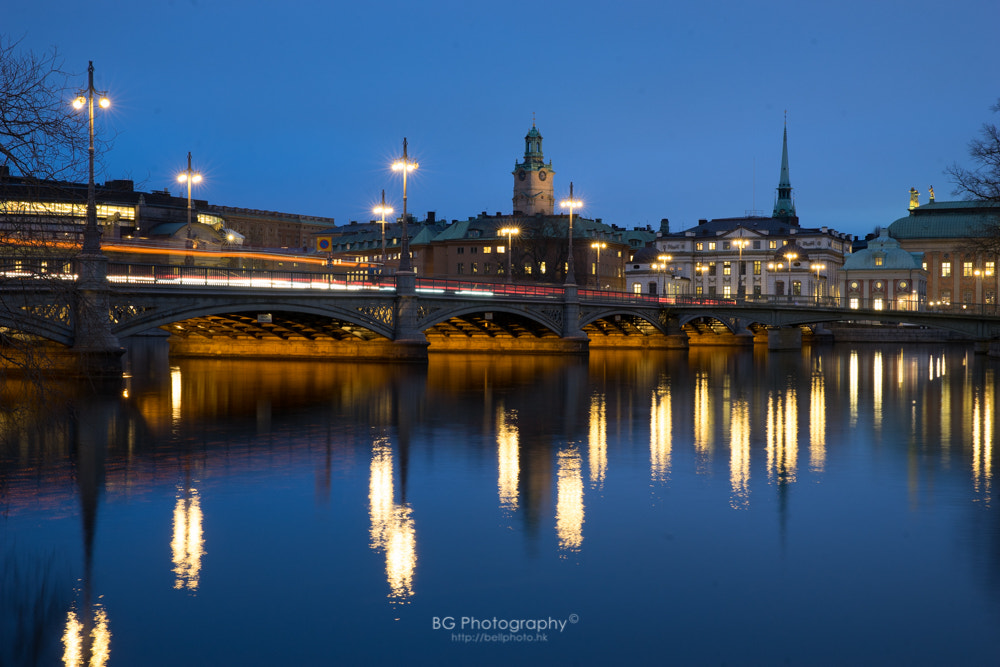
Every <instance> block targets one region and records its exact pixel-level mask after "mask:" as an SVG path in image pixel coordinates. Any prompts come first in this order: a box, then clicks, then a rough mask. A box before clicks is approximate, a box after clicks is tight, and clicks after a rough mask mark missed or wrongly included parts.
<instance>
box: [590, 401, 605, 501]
mask: <svg viewBox="0 0 1000 667" xmlns="http://www.w3.org/2000/svg"><path fill="white" fill-rule="evenodd" d="M588 443H589V447H588V449H587V456H588V463H589V468H590V483H591V485H592V486H595V487H597V488H601V487H602V486H603V485H604V475H605V474H607V471H608V417H607V406H606V405H605V398H604V394H599V393H595V394H594V395H593V396H591V398H590V440H589V441H588Z"/></svg>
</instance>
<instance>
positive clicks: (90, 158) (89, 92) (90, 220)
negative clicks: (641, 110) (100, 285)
mask: <svg viewBox="0 0 1000 667" xmlns="http://www.w3.org/2000/svg"><path fill="white" fill-rule="evenodd" d="M89 62H90V64H89V65H88V66H87V89H86V90H83V91H80V95H79V96H77V98H76V99H75V100H73V108H74V109H77V110H78V111H79V110H80V109H82V108H83V107H84V105H86V106H87V113H88V114H89V116H90V118H89V120H90V146H89V148H88V150H87V162H88V179H87V224H86V226H85V227H84V228H83V254H85V255H99V254H100V253H101V232H100V231H99V230H98V229H97V198H96V196H95V194H94V97H95V96H97V97H98V100H97V104H98V106H100V107H101V108H102V109H107V108H108V107H109V106H111V100H109V99H108V98H107V97H106V96H105V94H104V93H100V92H98V91H97V90H95V89H94V61H93V60H91V61H89Z"/></svg>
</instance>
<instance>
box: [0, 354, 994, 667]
mask: <svg viewBox="0 0 1000 667" xmlns="http://www.w3.org/2000/svg"><path fill="white" fill-rule="evenodd" d="M154 356H155V355H153V356H150V357H149V358H145V357H143V356H142V350H139V351H134V352H133V356H132V363H133V369H132V373H131V376H132V379H131V380H130V386H129V387H128V388H127V389H128V391H127V394H126V395H125V396H124V397H123V396H106V397H101V396H94V395H85V396H81V397H77V398H75V399H73V400H72V401H70V402H68V403H67V406H68V407H71V408H72V409H71V410H70V411H62V410H56V409H54V408H53V406H52V405H47V406H46V408H45V409H38V408H37V406H36V407H31V406H30V405H29V406H28V409H27V411H26V412H25V413H23V414H22V419H20V420H11V419H8V418H5V419H4V420H3V421H0V436H2V439H0V447H2V449H0V463H2V467H0V501H2V510H3V513H2V517H3V518H2V519H0V521H2V522H3V530H2V532H0V535H2V538H0V540H2V541H0V549H2V550H3V551H0V554H3V553H6V552H7V551H8V550H13V551H14V552H15V553H17V554H18V555H19V556H25V557H28V558H30V557H32V556H33V555H34V554H35V553H36V551H38V550H43V551H44V550H52V549H55V550H56V553H58V554H59V556H60V558H63V559H65V560H66V561H67V562H69V563H71V564H76V565H74V566H73V567H75V568H77V569H78V570H79V571H80V580H82V581H84V582H85V585H84V586H83V588H82V589H81V588H79V587H78V585H77V583H75V582H74V581H69V582H62V581H57V580H55V579H53V580H52V581H47V583H46V584H45V586H39V587H38V590H35V591H34V593H33V594H32V595H34V597H33V596H32V595H29V594H27V593H25V594H23V595H22V597H24V596H25V595H27V596H28V597H29V598H30V600H29V601H30V602H32V603H40V602H38V600H42V599H43V598H45V596H47V595H49V593H47V592H46V591H49V590H54V589H58V588H59V587H60V586H62V587H63V590H64V593H63V594H62V596H61V597H65V596H66V594H69V595H70V596H71V597H74V600H73V601H72V603H71V605H70V606H69V607H67V608H64V609H63V611H62V616H61V618H62V621H61V622H60V623H57V624H55V625H54V626H53V627H52V628H50V629H46V628H45V627H43V628H42V635H44V636H45V637H48V638H50V639H51V640H50V641H49V644H48V645H49V647H50V648H49V650H50V652H51V655H52V656H55V657H58V655H62V656H63V658H64V660H65V661H69V662H68V663H67V664H79V660H83V659H84V658H82V657H80V656H83V655H84V652H85V651H90V652H91V655H93V656H96V658H99V659H100V660H102V661H104V662H107V664H109V665H115V664H146V665H155V664H177V663H191V662H196V661H195V660H193V659H192V656H194V655H201V654H202V653H204V654H205V655H213V654H214V655H216V656H217V658H218V659H217V660H215V661H214V662H216V664H219V663H220V662H221V663H226V662H230V663H232V662H236V663H240V664H276V663H281V662H288V661H289V659H290V658H289V655H288V654H287V646H289V642H294V645H295V646H296V647H297V648H296V656H297V658H295V659H291V661H292V662H297V663H301V664H314V663H320V664H322V663H324V661H326V660H327V659H328V658H330V655H331V654H330V651H331V648H330V645H331V644H330V639H331V638H333V639H335V640H336V642H335V643H336V644H337V645H338V646H339V647H340V648H338V649H337V650H336V651H335V653H336V655H337V656H338V657H340V658H342V659H343V660H345V661H348V662H356V661H358V660H359V659H360V660H362V661H364V662H374V663H379V662H384V663H394V662H400V661H405V660H406V659H407V658H408V657H412V655H413V654H419V655H420V656H423V657H424V658H426V660H428V661H432V662H449V661H451V662H454V661H458V662H479V663H482V662H496V663H498V664H502V663H506V662H509V661H510V660H511V659H514V658H516V659H517V660H519V661H521V662H525V661H526V662H529V663H531V664H534V663H538V664H543V663H551V662H553V661H556V662H559V661H574V660H575V661H580V662H592V661H605V662H607V661H616V660H622V659H625V660H626V661H627V660H628V659H629V658H631V659H633V660H639V661H646V662H648V661H653V660H657V661H658V660H660V659H668V660H673V661H676V662H680V663H685V664H689V663H718V662H726V661H728V662H730V663H736V664H747V663H749V664H771V663H773V662H782V661H790V662H792V663H815V662H831V663H838V662H844V661H851V662H858V661H857V660H856V659H855V658H856V656H857V655H858V654H859V651H861V652H862V653H864V654H865V655H870V656H873V657H872V660H871V661H867V660H861V661H860V662H861V663H866V662H868V663H869V664H875V663H878V662H885V661H893V660H895V661H901V662H908V663H909V664H919V663H921V662H923V661H929V662H934V661H938V659H939V658H940V659H944V660H945V661H947V658H948V657H950V656H951V653H950V651H951V647H953V646H955V645H956V642H957V641H960V642H961V643H962V645H963V646H964V647H965V648H966V650H967V651H969V655H983V656H986V655H992V654H991V653H990V651H991V650H993V649H996V648H998V647H997V642H996V640H995V639H992V635H987V634H986V632H985V629H986V628H995V627H996V625H997V623H998V622H1000V527H998V526H1000V519H998V517H997V514H996V512H997V509H996V505H997V503H996V501H995V499H994V498H993V496H994V494H995V493H996V485H995V484H994V483H993V476H994V465H995V456H996V455H995V447H994V445H993V443H994V441H995V440H996V436H997V426H996V419H995V416H994V415H995V411H996V408H997V405H996V401H997V396H996V389H995V385H996V379H997V378H996V367H997V363H998V362H996V361H994V360H989V359H987V358H985V357H981V356H974V355H972V354H971V352H967V351H966V350H965V349H964V348H959V347H955V348H948V347H915V348H912V349H911V348H903V347H885V348H866V347H857V348H843V349H842V348H818V349H815V350H809V349H806V350H803V351H802V352H801V353H780V354H768V353H767V352H766V351H761V350H754V351H752V352H751V351H724V350H713V351H711V352H705V351H696V350H692V351H690V352H689V353H663V354H648V353H647V354H644V353H621V352H615V353H604V352H593V353H592V354H591V357H590V359H589V361H588V360H581V359H567V358H552V357H523V358H521V357H510V356H507V357H497V358H494V357H487V356H480V355H454V356H451V355H449V356H442V357H434V358H432V360H431V362H430V363H429V364H428V365H427V366H426V367H420V366H394V365H388V364H386V365H378V364H323V363H310V364H304V363H299V362H228V361H214V360H170V362H169V364H167V363H165V362H166V360H165V359H162V360H161V361H162V362H164V363H156V359H155V358H154ZM143 364H145V366H144V367H142V366H143ZM138 367H142V368H138ZM5 389H7V390H9V395H17V389H16V388H15V387H6V388H5ZM25 414H26V415H28V417H27V419H25V418H24V415H25ZM647 446H648V451H647V449H646V448H647ZM418 527H419V532H418ZM168 535H169V536H171V539H169V540H167V539H166V536H168ZM206 545H208V546H206ZM817 572H822V576H821V577H820V578H817ZM0 574H5V576H12V575H9V574H6V571H5V572H4V573H0ZM43 578H44V577H43ZM49 579H52V577H49ZM237 582H238V583H237ZM4 583H5V582H3V581H0V590H3V584H4ZM8 589H10V587H8ZM765 589H766V590H767V591H768V592H767V593H764V592H762V591H764V590H765ZM74 591H75V593H74ZM178 595H179V596H180V597H178ZM36 598H37V600H36ZM91 598H94V599H100V600H101V602H100V604H98V605H94V604H91V602H90V600H91ZM251 598H254V599H257V600H267V603H266V604H250V599H251ZM949 600H962V604H961V605H958V606H957V607H956V605H955V604H952V603H950V602H949ZM22 602H23V600H22ZM0 603H3V604H8V602H7V601H6V600H0ZM249 608H252V609H254V610H255V612H254V613H253V614H247V613H245V610H246V609H249ZM945 609H946V610H947V614H948V623H947V624H944V623H943V621H944V617H943V616H942V613H944V612H943V611H942V610H945ZM149 610H164V611H165V610H169V611H170V613H164V614H162V615H160V616H158V618H161V621H160V623H159V624H157V625H156V626H149V625H148V624H144V623H142V622H141V620H140V619H142V618H146V617H148V614H149V613H152V612H150V611H149ZM0 611H6V609H0ZM84 611H86V612H87V613H89V614H90V616H91V617H90V618H87V616H86V615H85V614H84ZM571 613H573V614H579V616H580V618H581V619H582V620H581V621H580V624H579V627H573V628H570V629H568V630H565V631H562V632H560V633H558V635H554V636H552V637H550V638H549V640H548V641H547V642H545V643H544V645H542V644H538V645H533V646H530V647H527V646H525V645H523V643H522V644H518V645H517V646H516V647H515V646H513V645H511V646H500V647H497V646H495V645H493V646H491V647H489V648H486V647H476V649H475V650H473V651H471V652H470V648H471V647H469V646H460V645H456V643H455V640H453V639H452V638H451V635H450V633H446V632H444V631H442V630H435V629H434V628H433V619H434V618H441V617H444V616H448V615H451V616H455V617H456V618H460V617H461V616H462V615H480V616H484V617H485V616H488V617H493V616H495V615H506V616H507V617H510V618H523V617H528V616H532V617H534V616H542V615H544V616H553V617H559V618H565V617H567V615H569V614H571ZM9 617H10V616H9V615H8V616H7V618H9ZM109 617H110V618H113V619H115V620H114V623H115V634H114V636H113V637H112V635H111V634H110V625H109V623H108V620H107V619H108V618H109ZM208 617H210V618H212V619H213V621H212V625H211V627H212V628H213V630H212V631H211V632H208V633H206V632H205V631H204V627H205V623H204V619H205V618H208ZM0 618H3V617H2V616H0ZM847 618H850V619H851V620H850V621H847V620H845V619H847ZM67 619H68V620H67ZM863 625H868V626H877V627H878V628H879V632H878V633H874V634H869V635H868V637H867V639H864V640H858V641H862V642H863V646H861V648H858V646H856V645H851V646H846V645H845V647H844V648H842V649H841V648H838V647H837V646H838V645H831V644H830V642H828V641H825V638H827V637H830V636H833V635H837V636H840V635H849V634H850V633H852V632H855V631H856V629H857V628H858V627H860V626H863ZM0 626H3V623H2V621H0ZM944 627H947V628H948V629H947V630H945V629H943V628H944ZM956 627H961V630H958V629H955V628H956ZM101 628H103V630H101V631H100V632H99V631H98V630H99V629H101ZM665 628H666V629H665ZM4 630H5V631H6V627H5V626H4ZM95 633H96V634H95ZM247 633H250V634H251V635H252V636H253V637H254V638H255V642H254V649H253V650H248V649H247V648H246V647H245V646H244V645H242V644H241V643H240V642H239V641H237V640H236V639H235V638H236V637H244V636H246V635H247ZM621 633H628V636H630V637H632V638H633V639H632V640H630V641H631V643H630V644H629V645H628V646H625V647H623V646H622V645H621V642H619V641H617V638H618V637H620V636H622V634H621ZM167 637H170V638H171V640H170V641H169V642H168V641H166V639H165V638H167ZM5 638H6V637H4V636H0V640H3V639H5ZM177 638H186V640H185V641H176V640H177ZM269 638H270V639H269ZM750 638H754V639H755V640H759V641H749V639H750ZM790 638H794V640H793V641H789V639H790ZM102 642H103V643H102ZM864 642H867V643H864ZM5 645H6V643H5V642H4V641H0V646H5ZM776 645H782V646H785V647H786V648H782V649H781V650H780V651H777V652H775V651H776V649H774V648H773V647H774V646H776ZM820 647H822V649H820ZM0 650H4V649H0ZM820 650H822V651H823V653H819V651H820ZM108 656H110V657H108ZM6 657H8V656H6V655H3V654H0V662H3V661H4V658H6ZM817 657H820V658H821V659H819V660H817ZM876 657H881V658H883V659H876ZM199 659H200V658H199ZM206 659H207V658H206ZM74 660H76V661H77V662H75V663H73V662H72V661H74ZM209 662H213V661H212V660H209ZM4 664H6V662H5V663H4ZM101 664H103V663H101Z"/></svg>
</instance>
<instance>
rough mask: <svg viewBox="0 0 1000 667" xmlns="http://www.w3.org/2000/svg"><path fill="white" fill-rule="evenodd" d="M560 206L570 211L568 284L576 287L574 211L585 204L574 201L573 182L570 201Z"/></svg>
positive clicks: (570, 188) (570, 183) (563, 201)
mask: <svg viewBox="0 0 1000 667" xmlns="http://www.w3.org/2000/svg"><path fill="white" fill-rule="evenodd" d="M559 206H561V207H562V208H568V209H569V260H567V262H566V284H567V285H575V284H576V278H575V277H574V275H573V274H574V272H575V269H574V268H573V209H577V208H580V207H581V206H583V202H582V201H580V200H579V199H573V181H570V182H569V199H563V200H562V201H561V202H559Z"/></svg>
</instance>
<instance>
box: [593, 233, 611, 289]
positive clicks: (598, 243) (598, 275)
mask: <svg viewBox="0 0 1000 667" xmlns="http://www.w3.org/2000/svg"><path fill="white" fill-rule="evenodd" d="M590 247H591V248H593V249H594V250H596V251H597V266H595V267H594V273H595V274H596V275H595V276H594V282H596V283H597V289H601V248H607V247H608V244H607V243H605V242H604V241H594V242H593V243H591V244H590Z"/></svg>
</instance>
